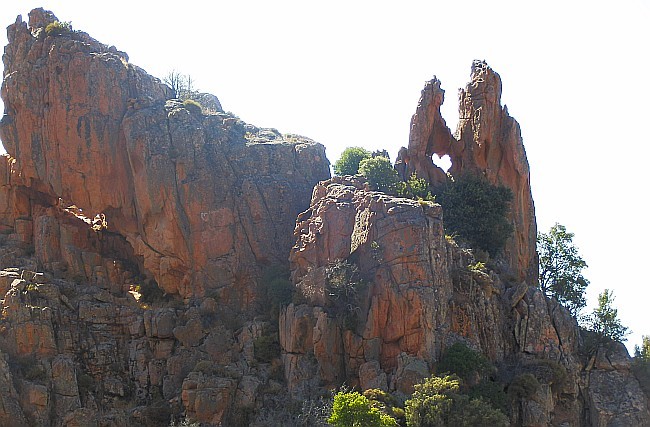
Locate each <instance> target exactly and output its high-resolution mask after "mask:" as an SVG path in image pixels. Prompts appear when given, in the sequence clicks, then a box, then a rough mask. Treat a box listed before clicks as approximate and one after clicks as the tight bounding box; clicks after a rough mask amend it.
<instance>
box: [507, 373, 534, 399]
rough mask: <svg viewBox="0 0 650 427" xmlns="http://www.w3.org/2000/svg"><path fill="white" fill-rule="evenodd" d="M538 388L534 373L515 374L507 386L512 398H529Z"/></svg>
mask: <svg viewBox="0 0 650 427" xmlns="http://www.w3.org/2000/svg"><path fill="white" fill-rule="evenodd" d="M539 388H540V384H539V381H537V378H535V375H533V374H531V373H524V374H521V375H517V376H516V377H515V379H514V380H512V382H511V383H510V385H509V386H508V394H509V395H510V397H511V398H512V399H530V398H531V397H533V396H534V395H535V394H536V393H537V392H538V391H539Z"/></svg>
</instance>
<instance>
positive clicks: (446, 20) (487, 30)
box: [0, 0, 650, 349]
mask: <svg viewBox="0 0 650 427" xmlns="http://www.w3.org/2000/svg"><path fill="white" fill-rule="evenodd" d="M203 3H204V2H200V1H191V0H185V1H181V2H168V3H165V2H159V1H157V2H145V1H133V0H131V1H122V0H114V1H111V2H103V3H101V6H98V3H97V2H91V1H88V0H83V1H76V0H75V1H69V0H66V1H47V0H41V1H40V2H38V3H36V2H28V1H23V0H13V1H7V0H2V1H1V2H0V26H2V27H5V26H7V25H8V24H10V23H12V22H13V21H14V19H15V17H16V16H17V15H18V14H22V15H23V19H24V20H27V12H29V10H31V8H33V7H38V6H43V7H44V8H46V9H49V10H52V11H53V12H54V13H55V14H56V15H57V16H58V17H59V19H60V20H62V21H72V25H73V27H74V28H75V29H78V30H83V31H86V32H88V33H90V34H91V35H92V36H93V37H95V38H96V39H98V40H100V41H102V42H104V43H108V44H113V45H115V46H116V47H117V48H118V49H120V50H123V51H125V52H127V53H128V54H129V56H130V61H131V62H132V63H134V64H136V65H138V66H140V67H142V68H144V69H145V70H147V71H148V72H149V73H150V74H153V75H156V76H159V77H162V76H164V75H165V74H166V73H167V72H168V71H169V70H171V69H176V70H178V71H180V72H183V73H187V74H191V75H192V77H193V78H194V79H195V81H196V83H197V87H198V88H199V89H201V90H202V91H206V92H211V93H214V94H215V95H217V96H218V97H219V99H220V100H221V103H222V104H223V106H224V109H226V110H229V111H232V112H234V113H235V114H237V115H238V116H240V117H241V118H242V119H243V120H245V121H246V122H249V123H252V124H254V125H257V126H261V127H274V128H277V129H278V130H280V131H281V132H283V133H298V134H302V135H305V136H308V137H310V138H313V139H315V140H317V141H319V142H321V143H323V144H324V145H325V146H326V147H327V154H328V158H329V159H330V161H332V162H334V161H335V160H336V159H337V158H338V157H339V155H340V153H341V151H342V150H343V149H344V148H345V147H348V146H353V145H360V146H364V147H366V148H368V149H379V148H385V149H387V150H388V151H389V152H390V153H391V155H392V156H393V159H394V157H395V154H396V152H397V150H398V149H399V147H401V146H402V145H407V143H408V132H409V120H410V118H411V115H412V114H413V112H414V111H415V108H416V105H417V101H418V98H419V96H420V90H421V89H422V87H423V86H424V82H425V81H426V80H428V79H430V78H431V77H432V76H433V75H437V76H438V78H440V79H441V80H442V83H443V88H444V89H445V90H446V91H447V94H446V95H447V97H446V98H447V99H446V103H445V105H444V106H443V116H444V117H445V118H446V120H447V124H448V125H449V126H450V128H451V129H452V131H454V130H455V128H456V122H457V119H458V115H457V108H458V106H457V95H456V94H457V90H458V88H459V87H463V86H464V85H465V84H466V83H467V81H468V79H469V73H470V65H471V62H472V60H473V59H485V60H487V62H488V64H490V65H491V66H492V68H494V69H495V70H496V71H497V72H498V73H499V74H500V75H501V78H502V79H503V96H502V102H503V103H505V104H507V105H508V109H509V111H510V114H511V115H512V116H513V117H515V118H516V119H517V120H518V121H519V123H520V124H521V128H522V134H523V137H524V143H525V146H526V151H527V154H528V161H529V163H530V167H531V174H532V178H531V180H532V185H533V197H534V198H535V205H536V209H537V221H538V227H539V230H541V231H548V229H549V228H550V227H551V226H552V225H553V224H554V223H555V222H560V223H561V224H564V225H565V226H566V227H567V228H568V230H569V231H572V232H574V233H575V235H576V236H575V239H574V242H575V243H576V244H577V246H578V247H579V249H580V253H581V254H582V256H583V257H584V258H585V260H586V261H587V263H588V264H589V269H588V270H587V271H586V274H585V275H586V277H587V278H589V279H590V280H591V285H590V286H589V288H588V299H589V304H590V307H589V311H590V310H591V308H592V307H593V305H594V304H595V303H596V296H597V295H598V293H599V292H601V291H602V290H603V289H605V288H610V289H613V290H614V294H615V297H616V300H615V306H616V307H617V308H618V309H619V317H620V318H621V320H622V322H623V323H624V324H625V325H627V326H629V327H630V328H631V329H632V330H633V333H632V334H631V335H630V337H629V340H628V342H627V345H628V348H629V349H632V348H633V346H634V344H639V343H640V342H641V335H642V334H646V335H650V322H649V321H648V319H650V316H649V315H648V305H649V304H650V275H646V274H644V273H643V271H644V268H645V266H646V265H648V263H649V261H648V254H646V252H645V251H646V250H647V247H648V243H650V231H649V228H648V226H647V223H648V219H649V215H648V211H647V207H648V200H647V199H648V196H650V191H649V189H648V188H649V186H648V184H650V179H649V178H648V171H649V170H650V167H649V165H648V161H649V154H650V148H649V146H650V140H649V139H650V137H649V136H648V135H649V133H648V131H647V124H648V120H649V119H648V117H647V103H648V100H649V99H650V85H649V84H648V82H647V74H648V70H650V55H649V51H648V44H649V42H650V25H649V24H648V23H649V22H650V6H649V3H648V2H647V1H643V0H636V1H634V0H622V1H620V2H603V1H566V0H565V1H545V2H523V1H485V0H483V1H480V2H472V1H457V0H454V1H452V0H447V1H444V2H436V1H400V2H396V1H391V2H381V1H359V0H357V1H335V0H328V1H327V2H311V1H291V2H289V1H268V0H263V1H233V0H228V1H213V2H205V3H207V4H203ZM0 43H2V45H4V44H6V36H5V34H4V32H3V33H2V38H1V39H0ZM626 153H627V154H626Z"/></svg>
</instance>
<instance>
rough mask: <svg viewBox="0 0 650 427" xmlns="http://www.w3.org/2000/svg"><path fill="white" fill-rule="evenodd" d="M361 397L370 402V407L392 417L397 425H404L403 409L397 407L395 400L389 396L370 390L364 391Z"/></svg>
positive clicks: (380, 391)
mask: <svg viewBox="0 0 650 427" xmlns="http://www.w3.org/2000/svg"><path fill="white" fill-rule="evenodd" d="M363 395H364V396H365V397H366V398H367V399H368V400H369V401H370V404H371V405H372V406H374V407H375V408H378V409H379V410H380V411H381V412H383V413H384V414H388V415H390V416H391V417H393V418H394V419H395V420H396V421H397V423H398V424H399V425H404V424H405V423H406V414H405V413H404V409H403V408H401V407H400V406H399V402H398V401H397V399H395V398H394V397H393V396H391V395H390V394H388V393H386V392H385V391H383V390H379V389H376V388H371V389H368V390H366V391H364V392H363Z"/></svg>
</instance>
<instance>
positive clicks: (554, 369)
mask: <svg viewBox="0 0 650 427" xmlns="http://www.w3.org/2000/svg"><path fill="white" fill-rule="evenodd" d="M524 371H525V372H527V373H529V374H533V375H534V376H535V378H537V380H538V381H539V382H540V383H543V384H549V385H550V386H551V387H552V389H553V390H554V391H558V390H559V389H560V388H561V387H562V386H563V385H564V384H565V382H566V380H567V377H568V374H567V371H566V368H565V367H564V366H562V365H561V364H560V363H558V362H556V361H555V360H549V359H535V360H533V361H531V362H528V363H526V365H525V366H524Z"/></svg>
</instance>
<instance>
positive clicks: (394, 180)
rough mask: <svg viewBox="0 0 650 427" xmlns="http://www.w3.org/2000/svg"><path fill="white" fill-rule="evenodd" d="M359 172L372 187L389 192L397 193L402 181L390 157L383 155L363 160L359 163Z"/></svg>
mask: <svg viewBox="0 0 650 427" xmlns="http://www.w3.org/2000/svg"><path fill="white" fill-rule="evenodd" d="M359 174H361V175H363V176H364V177H365V178H366V179H367V180H368V185H369V186H370V188H372V189H373V190H375V191H382V192H384V193H388V194H393V195H396V194H397V191H398V188H399V187H400V183H402V181H401V180H400V177H399V174H398V173H397V171H396V170H395V168H393V164H392V163H391V162H390V159H388V158H387V157H383V156H378V157H371V158H368V159H364V160H362V161H361V163H359Z"/></svg>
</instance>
